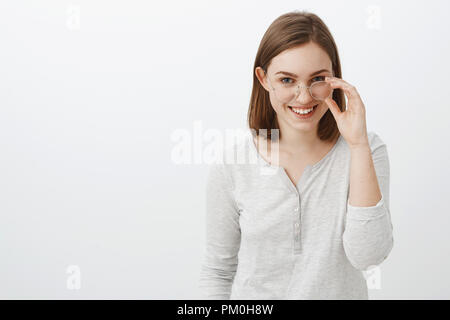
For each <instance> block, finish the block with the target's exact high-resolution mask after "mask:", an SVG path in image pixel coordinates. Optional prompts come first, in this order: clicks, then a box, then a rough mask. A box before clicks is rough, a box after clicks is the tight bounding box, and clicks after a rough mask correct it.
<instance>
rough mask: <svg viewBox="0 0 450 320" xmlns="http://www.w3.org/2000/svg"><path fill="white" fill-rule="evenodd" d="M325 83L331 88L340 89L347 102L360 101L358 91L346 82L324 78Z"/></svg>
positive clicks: (333, 78)
mask: <svg viewBox="0 0 450 320" xmlns="http://www.w3.org/2000/svg"><path fill="white" fill-rule="evenodd" d="M325 81H327V82H328V83H329V84H330V86H331V87H332V88H340V89H342V91H344V93H345V95H346V96H347V99H348V100H350V99H351V100H353V99H360V98H361V97H360V96H359V93H358V91H357V90H356V88H355V86H353V85H351V84H349V83H348V82H347V81H345V80H343V79H340V78H336V77H325Z"/></svg>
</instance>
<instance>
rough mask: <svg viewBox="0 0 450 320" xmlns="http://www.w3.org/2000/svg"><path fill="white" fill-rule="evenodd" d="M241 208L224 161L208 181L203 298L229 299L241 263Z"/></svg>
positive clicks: (200, 286)
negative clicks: (239, 252) (239, 260)
mask: <svg viewBox="0 0 450 320" xmlns="http://www.w3.org/2000/svg"><path fill="white" fill-rule="evenodd" d="M240 240H241V230H240V226H239V210H238V208H237V205H236V202H235V200H234V197H233V193H232V183H231V179H230V178H229V177H228V176H227V172H226V171H225V166H224V164H218V163H214V164H212V165H211V166H210V168H209V171H208V175H207V183H206V250H205V256H204V260H203V264H202V267H201V272H200V280H199V288H200V291H201V295H202V298H203V299H220V300H228V299H229V297H230V294H231V287H232V283H233V280H234V275H235V273H236V269H237V263H238V259H237V257H238V251H239V248H240V242H241V241H240Z"/></svg>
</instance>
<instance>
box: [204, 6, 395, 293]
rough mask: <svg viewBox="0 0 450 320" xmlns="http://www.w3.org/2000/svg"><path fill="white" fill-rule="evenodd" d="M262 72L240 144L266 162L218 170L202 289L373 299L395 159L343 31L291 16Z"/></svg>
mask: <svg viewBox="0 0 450 320" xmlns="http://www.w3.org/2000/svg"><path fill="white" fill-rule="evenodd" d="M254 70H255V73H254V83H253V92H252V97H251V103H250V109H249V114H248V115H249V117H248V122H249V132H251V135H250V134H249V139H248V140H245V141H244V143H243V144H241V145H239V146H238V147H239V148H237V149H236V150H240V151H249V152H251V153H253V155H255V156H256V157H257V159H258V160H259V161H258V164H256V165H255V164H230V163H225V161H224V162H223V163H217V164H214V165H212V166H211V167H210V171H209V174H208V180H207V194H206V196H207V205H206V209H207V212H206V217H207V220H206V222H207V223H206V231H207V232H206V237H207V238H206V241H207V244H206V254H205V260H204V263H203V266H202V270H201V276H200V288H201V289H202V293H203V297H204V298H206V299H368V288H367V284H366V280H365V277H364V274H363V272H362V271H364V270H367V268H369V267H370V266H373V265H378V264H380V263H381V262H382V261H383V260H384V259H386V257H387V256H388V254H389V253H390V251H391V249H392V246H393V232H392V231H393V228H392V223H391V217H390V212H389V159H388V153H387V148H386V145H385V144H384V143H383V141H382V140H381V139H380V137H379V136H378V135H377V134H375V133H374V132H367V129H366V119H365V107H364V104H363V102H362V100H361V97H360V96H359V94H358V92H357V90H356V88H355V87H354V86H352V85H351V84H349V83H347V82H346V81H344V80H343V79H341V67H340V60H339V56H338V50H337V48H336V45H335V42H334V40H333V37H332V35H331V34H330V32H329V30H328V28H327V27H326V25H325V24H324V23H323V21H322V20H321V19H320V18H319V17H317V16H316V15H314V14H312V13H307V12H297V11H294V12H290V13H287V14H284V15H282V16H280V17H279V18H277V19H276V20H275V21H274V22H273V23H272V24H271V25H270V27H269V29H268V30H267V31H266V33H265V34H264V37H263V39H262V41H261V44H260V47H259V49H258V53H257V55H256V60H255V64H254ZM344 95H345V96H347V100H348V105H347V108H346V106H345V105H346V103H345V97H344ZM264 129H266V131H264ZM261 133H262V134H261ZM267 142H270V143H267ZM264 145H268V146H269V148H268V149H267V150H264V148H261V146H264ZM274 159H275V160H274ZM271 160H273V161H272V162H271ZM263 168H266V169H273V170H272V173H267V172H269V171H264V170H262V169H263ZM264 172H265V173H264Z"/></svg>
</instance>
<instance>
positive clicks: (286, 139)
mask: <svg viewBox="0 0 450 320" xmlns="http://www.w3.org/2000/svg"><path fill="white" fill-rule="evenodd" d="M280 132H281V138H280V140H279V148H280V150H283V151H285V152H288V153H290V154H294V155H295V154H305V153H310V152H311V151H313V150H317V148H318V147H319V146H320V145H321V144H322V141H321V140H320V139H319V137H318V136H317V128H315V129H314V130H310V131H300V130H296V129H294V128H292V127H290V126H281V127H280Z"/></svg>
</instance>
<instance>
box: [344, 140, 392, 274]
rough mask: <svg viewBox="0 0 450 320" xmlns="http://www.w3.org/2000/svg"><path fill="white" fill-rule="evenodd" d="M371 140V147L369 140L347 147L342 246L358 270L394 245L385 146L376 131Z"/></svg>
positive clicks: (364, 268)
mask: <svg viewBox="0 0 450 320" xmlns="http://www.w3.org/2000/svg"><path fill="white" fill-rule="evenodd" d="M373 139H375V141H374V146H373V150H371V149H370V146H369V143H368V144H367V145H366V146H360V147H357V148H353V149H351V168H350V191H349V199H348V202H347V219H346V225H345V231H344V234H343V245H344V250H345V253H346V255H347V258H348V259H349V261H350V263H351V264H352V265H353V266H354V267H355V268H357V269H359V270H366V269H367V268H368V267H369V266H372V265H378V264H380V263H381V262H382V261H383V260H384V259H386V258H387V256H388V254H389V253H390V251H391V249H392V247H393V244H394V239H393V227H392V222H391V216H390V210H389V158H388V153H387V147H386V145H385V144H384V143H383V142H382V141H381V139H380V138H379V137H378V136H377V135H376V134H375V135H374V136H373Z"/></svg>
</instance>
